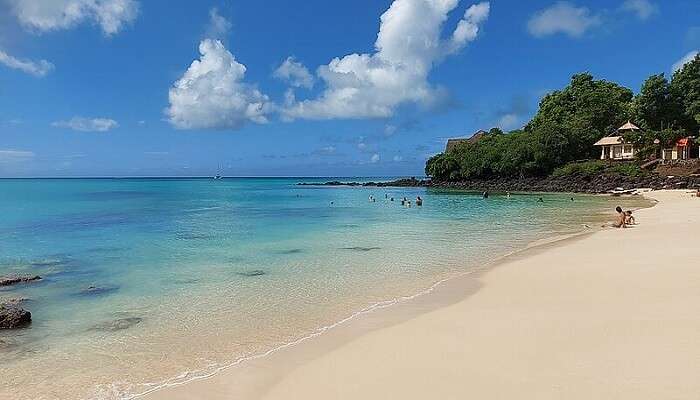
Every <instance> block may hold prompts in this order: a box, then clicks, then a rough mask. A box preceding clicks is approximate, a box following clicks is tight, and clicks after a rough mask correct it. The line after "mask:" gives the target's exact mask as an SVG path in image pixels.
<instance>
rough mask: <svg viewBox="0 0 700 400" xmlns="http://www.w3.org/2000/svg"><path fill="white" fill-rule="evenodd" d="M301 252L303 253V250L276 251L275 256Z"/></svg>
mask: <svg viewBox="0 0 700 400" xmlns="http://www.w3.org/2000/svg"><path fill="white" fill-rule="evenodd" d="M303 252H304V250H302V249H289V250H281V251H278V252H277V254H282V255H289V254H299V253H303Z"/></svg>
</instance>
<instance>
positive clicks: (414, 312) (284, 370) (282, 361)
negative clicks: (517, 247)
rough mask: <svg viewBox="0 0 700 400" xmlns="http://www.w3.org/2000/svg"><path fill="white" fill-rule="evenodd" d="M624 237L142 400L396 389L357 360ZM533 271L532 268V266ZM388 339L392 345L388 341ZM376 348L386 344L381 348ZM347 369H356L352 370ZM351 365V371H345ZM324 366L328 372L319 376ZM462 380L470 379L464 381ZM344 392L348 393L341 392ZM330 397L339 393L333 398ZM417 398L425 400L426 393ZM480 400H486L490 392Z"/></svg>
mask: <svg viewBox="0 0 700 400" xmlns="http://www.w3.org/2000/svg"><path fill="white" fill-rule="evenodd" d="M681 193H682V192H666V191H664V192H654V193H653V194H652V196H651V197H659V196H661V197H663V198H664V199H663V200H662V204H663V208H664V209H665V208H667V207H668V202H669V196H670V198H673V197H677V196H679V195H681ZM671 203H673V204H674V205H673V207H677V204H676V203H677V202H676V201H675V200H674V201H671ZM690 204H694V203H690ZM656 208H657V207H652V208H648V209H644V210H641V211H640V212H639V215H640V218H641V219H642V221H644V222H643V224H642V225H640V226H638V227H635V228H633V229H630V230H626V232H628V233H631V232H637V231H639V232H641V231H647V230H648V229H649V228H653V226H652V225H653V224H652V223H651V221H652V220H653V218H652V219H649V215H651V217H653V216H654V214H657V213H658V212H657V211H658V210H656V211H651V210H655V209H656ZM696 217H697V215H696ZM613 232H614V233H613ZM618 232H621V231H613V230H607V231H603V232H599V231H596V232H588V233H585V232H584V233H582V234H580V235H576V236H574V237H570V238H564V239H563V240H557V241H555V242H550V243H536V244H534V246H531V247H529V248H527V249H525V250H521V251H519V252H516V253H515V254H512V255H509V256H506V257H505V258H502V259H499V260H496V261H494V263H491V264H489V265H488V266H484V268H481V269H479V270H478V271H475V272H474V273H470V274H466V275H464V276H460V277H457V278H452V279H450V280H447V281H446V282H442V283H440V284H439V287H438V288H437V290H431V291H429V293H427V294H424V295H421V296H419V297H417V298H415V299H411V300H408V301H405V302H401V303H399V304H395V305H393V306H392V307H390V308H389V309H380V310H374V311H373V312H369V313H364V314H362V315H361V318H353V319H352V320H350V321H345V322H344V323H342V324H340V325H339V326H335V327H334V329H331V330H328V331H326V332H325V333H324V334H323V335H319V336H316V337H314V338H313V340H304V341H303V342H301V343H296V344H295V345H293V346H289V347H288V348H285V349H284V351H279V352H274V353H273V354H269V355H267V356H265V357H263V358H259V359H254V360H248V361H247V362H246V363H244V364H242V365H239V366H237V368H231V369H228V370H226V371H222V372H220V373H218V374H216V375H214V376H212V377H208V378H206V379H201V380H195V381H193V382H189V383H186V384H183V385H177V386H174V387H169V388H164V389H161V390H158V391H156V392H153V393H151V394H149V395H146V396H143V398H149V399H151V398H153V399H198V398H207V399H209V398H211V399H218V398H234V397H235V398H246V399H247V398H302V397H303V398H309V397H310V398H315V397H325V398H327V397H329V396H330V397H334V398H343V397H352V398H356V396H354V395H353V394H356V393H357V392H356V390H360V389H361V388H367V389H369V388H372V387H373V386H371V382H367V380H368V379H369V380H370V381H371V380H372V379H370V377H372V376H375V377H376V375H377V374H379V375H381V376H383V379H387V380H388V382H390V381H391V379H397V378H401V377H402V376H403V375H402V374H396V375H391V374H390V375H389V376H385V375H384V374H385V373H386V371H385V369H386V368H379V367H377V365H382V364H385V365H393V364H391V360H386V359H382V360H381V361H380V362H379V361H378V363H375V362H368V363H366V365H365V363H363V362H361V361H359V360H356V358H357V356H355V355H354V354H356V353H357V354H362V355H363V357H367V359H372V358H374V357H379V358H382V357H383V356H384V358H386V357H388V356H389V355H392V356H393V357H397V356H398V355H397V354H395V353H393V352H392V351H391V347H393V344H394V343H393V342H394V341H395V340H394V339H392V337H393V338H396V341H398V342H399V343H402V342H404V341H405V340H404V337H411V336H413V335H412V334H411V333H410V332H406V331H401V333H400V334H397V333H393V336H392V334H390V333H391V332H393V331H394V330H401V329H402V328H403V327H404V326H406V325H413V324H418V326H419V328H420V327H423V328H425V327H426V325H425V324H421V323H418V322H415V321H421V320H423V319H429V316H431V315H434V314H440V313H445V312H447V310H449V309H451V308H454V307H460V306H462V305H463V304H469V303H470V301H473V297H479V296H481V293H482V291H483V290H484V289H488V288H490V286H491V281H492V276H493V275H499V274H501V272H499V271H502V270H512V269H513V268H514V267H515V266H518V265H519V264H528V263H532V262H533V261H532V260H533V259H534V260H537V258H538V257H543V256H544V257H547V255H548V254H550V253H555V252H556V253H562V252H563V253H564V254H566V252H567V249H569V248H571V247H574V246H579V243H582V242H587V241H591V240H593V241H594V242H598V241H600V240H601V239H600V236H601V235H603V236H607V235H610V234H617V233H618ZM529 268H531V266H530V267H529ZM548 272H552V271H548ZM506 275H508V274H506ZM594 278H595V276H592V277H591V279H594ZM498 284H499V280H498V279H496V280H495V283H494V286H496V287H497V286H498ZM564 286H566V285H564ZM516 289H517V288H516ZM698 304H700V303H698ZM465 322H468V321H465ZM471 322H472V323H475V325H478V322H479V321H475V320H472V321H471ZM429 325H430V324H429ZM387 335H388V337H389V338H388V339H387ZM376 336H380V337H381V340H379V342H375V340H376V339H375V337H376ZM407 340H408V339H407ZM365 342H367V343H369V344H370V345H372V344H374V345H376V346H377V347H374V348H372V350H371V351H369V352H367V351H366V350H367V349H366V348H362V349H359V350H358V349H357V348H355V347H356V346H359V345H358V344H357V343H365ZM440 342H441V341H440V339H438V338H436V337H434V336H431V335H430V334H428V335H427V337H426V342H425V343H419V347H420V348H421V349H423V350H424V349H426V348H430V346H431V345H435V344H439V343H440ZM377 343H382V344H381V345H378V344H377ZM382 346H387V347H389V348H390V349H387V351H384V350H382V349H381V347H382ZM404 350H406V349H404ZM382 355H383V356H382ZM423 357H425V355H423ZM410 361H411V359H406V360H404V363H408V364H410ZM348 362H350V363H349V364H348ZM328 363H330V364H328ZM387 363H388V364H387ZM346 364H347V365H348V366H347V367H344V366H345V365H346ZM400 364H401V365H393V366H394V367H396V368H398V369H401V368H403V363H400ZM321 365H322V366H323V368H321V369H319V366H321ZM427 365H429V368H425V369H420V368H419V372H420V374H419V375H423V374H426V375H427V376H432V375H434V374H437V375H435V378H436V379H437V378H438V377H441V376H442V375H444V373H445V372H446V371H443V369H442V368H441V366H440V365H439V363H438V364H435V365H433V364H430V363H427ZM348 368H349V369H348ZM377 368H379V370H377V371H375V369H377ZM364 369H367V370H368V372H367V373H366V374H365V373H361V372H359V371H360V370H364ZM369 371H371V372H369ZM413 372H416V371H413ZM348 373H352V374H355V373H356V374H357V376H356V377H355V378H357V381H356V383H354V384H351V385H350V384H348V383H347V382H346V381H345V380H341V381H339V379H340V378H341V377H342V376H346V375H347V374H348ZM326 375H328V376H326ZM353 376H354V375H353ZM414 378H416V379H418V380H417V382H420V379H421V378H420V376H418V377H415V376H413V375H410V377H408V376H407V377H403V378H401V379H399V382H395V383H396V384H399V383H400V382H401V381H402V380H403V379H405V380H407V381H412V379H414ZM462 379H464V377H463V378H462ZM353 381H354V380H353ZM300 382H301V383H300ZM331 382H335V385H336V386H335V387H329V385H330V383H331ZM341 382H342V384H341ZM366 385H368V386H366ZM409 386H410V385H409ZM390 387H391V385H387V386H386V387H384V390H388V389H390ZM342 389H346V390H345V391H344V392H343V390H342ZM394 389H395V388H394ZM328 390H337V391H334V392H328ZM295 391H298V392H295ZM288 393H298V396H299V397H296V396H291V397H290V396H287V394H288ZM329 393H332V395H329ZM362 393H363V397H367V396H369V398H372V394H374V395H375V396H376V397H377V398H382V397H383V398H386V397H387V396H388V395H389V394H388V393H387V392H382V388H378V387H373V389H372V390H371V391H364V392H362ZM415 393H420V390H419V391H417V392H415ZM475 393H480V394H484V393H487V394H488V392H475ZM452 394H453V395H455V396H456V395H464V394H472V393H471V392H469V391H467V392H466V393H465V392H462V391H457V392H455V393H452ZM425 395H427V394H426V393H423V396H425ZM401 397H408V398H413V397H412V394H411V393H409V392H406V393H405V394H404V396H401ZM415 397H416V398H418V397H421V396H418V395H416V396H415ZM444 397H445V398H449V397H450V393H449V392H445V393H444Z"/></svg>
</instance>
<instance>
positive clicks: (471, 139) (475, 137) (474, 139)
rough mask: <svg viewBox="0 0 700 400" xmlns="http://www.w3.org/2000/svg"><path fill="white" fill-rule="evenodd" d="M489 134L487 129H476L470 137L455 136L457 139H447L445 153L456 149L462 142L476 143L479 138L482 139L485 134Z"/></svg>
mask: <svg viewBox="0 0 700 400" xmlns="http://www.w3.org/2000/svg"><path fill="white" fill-rule="evenodd" d="M486 135H488V132H486V131H485V130H483V129H482V130H478V131H476V132H475V133H474V134H473V135H471V136H470V137H468V138H455V139H447V145H446V146H445V153H449V152H450V151H452V150H454V148H455V147H457V146H458V145H460V144H462V143H476V142H478V141H479V140H481V139H482V138H483V137H484V136H486Z"/></svg>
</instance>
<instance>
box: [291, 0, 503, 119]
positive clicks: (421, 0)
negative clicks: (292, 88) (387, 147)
mask: <svg viewBox="0 0 700 400" xmlns="http://www.w3.org/2000/svg"><path fill="white" fill-rule="evenodd" d="M458 5H459V0H395V1H394V2H393V3H392V4H391V6H390V7H389V9H388V10H387V11H386V12H385V13H384V14H382V16H381V24H380V28H379V34H378V35H377V41H376V42H375V52H374V53H372V54H350V55H347V56H344V57H342V58H334V59H333V60H331V62H330V63H329V64H328V65H322V66H321V67H319V68H318V71H317V75H318V77H319V78H320V79H321V80H322V81H323V82H324V83H325V89H324V90H323V92H322V93H321V94H320V95H319V96H318V97H317V98H314V99H307V100H302V101H297V100H296V99H295V98H294V96H293V94H290V95H288V96H287V101H286V104H285V108H284V109H283V116H284V117H285V118H286V119H294V118H307V119H333V118H376V117H389V116H391V115H392V114H393V113H394V111H395V110H396V108H397V107H398V106H400V105H401V104H404V103H416V104H419V105H431V104H434V103H435V102H437V101H438V99H439V98H440V96H441V94H442V93H443V92H442V91H441V90H440V89H437V88H434V87H432V86H431V85H430V84H429V82H428V75H429V73H430V71H431V69H432V68H433V67H434V66H435V64H437V63H439V62H440V61H441V60H442V59H443V58H444V57H446V56H448V55H450V54H454V53H455V52H457V51H459V50H460V49H461V48H463V47H464V46H465V45H466V44H467V43H468V42H470V41H472V40H474V39H475V38H476V36H477V34H478V32H479V26H480V24H482V23H483V22H484V21H485V20H486V19H487V17H488V14H489V8H490V6H489V3H488V2H483V3H480V4H476V5H472V6H471V7H469V8H468V9H467V10H466V12H465V13H464V16H463V18H461V19H460V21H459V22H458V23H457V26H456V28H455V29H454V31H452V32H451V34H449V36H448V37H447V38H446V39H443V38H442V36H443V25H444V24H445V22H446V21H447V19H448V16H449V14H450V12H451V11H453V10H454V9H455V8H456V7H457V6H458Z"/></svg>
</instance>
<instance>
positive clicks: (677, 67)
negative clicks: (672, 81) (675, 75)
mask: <svg viewBox="0 0 700 400" xmlns="http://www.w3.org/2000/svg"><path fill="white" fill-rule="evenodd" d="M697 55H698V50H693V51H691V52H689V53H688V54H686V55H684V56H683V58H681V59H680V60H678V61H676V63H675V64H673V66H672V67H671V69H672V70H673V72H676V71H679V70H681V69H682V68H683V66H684V65H685V64H687V63H689V62H691V61H693V60H694V59H695V57H697Z"/></svg>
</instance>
